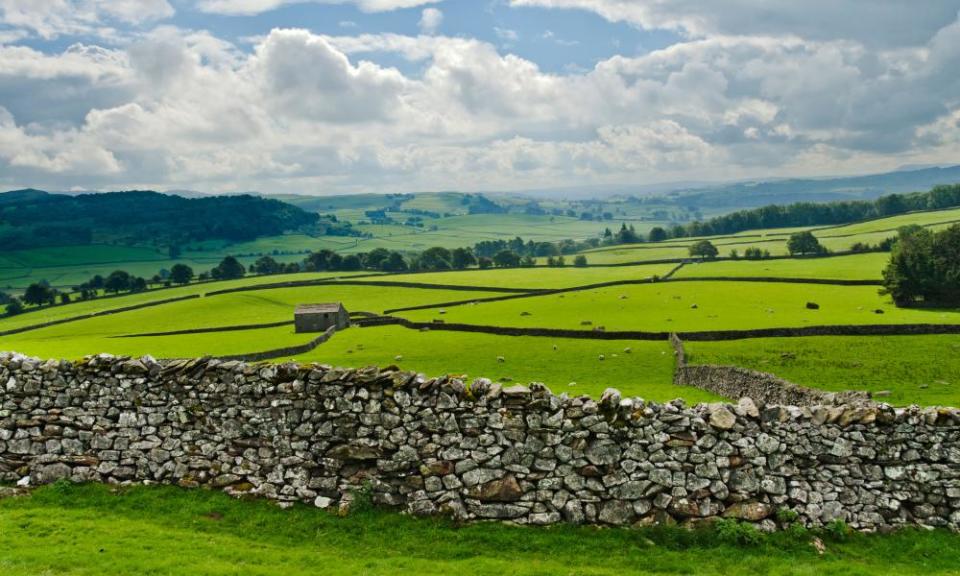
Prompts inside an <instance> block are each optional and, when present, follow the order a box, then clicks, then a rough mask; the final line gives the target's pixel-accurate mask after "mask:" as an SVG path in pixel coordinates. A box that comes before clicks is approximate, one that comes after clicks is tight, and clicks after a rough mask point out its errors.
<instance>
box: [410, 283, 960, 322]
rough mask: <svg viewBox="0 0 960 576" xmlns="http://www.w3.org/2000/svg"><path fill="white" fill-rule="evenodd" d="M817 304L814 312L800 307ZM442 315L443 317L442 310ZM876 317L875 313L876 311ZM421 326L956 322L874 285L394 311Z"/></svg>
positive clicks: (683, 289)
mask: <svg viewBox="0 0 960 576" xmlns="http://www.w3.org/2000/svg"><path fill="white" fill-rule="evenodd" d="M808 302H810V303H816V304H818V305H819V306H820V309H819V310H810V309H807V306H806V304H807V303H808ZM441 310H442V312H441ZM877 310H881V311H883V313H882V314H878V313H877V312H876V311H877ZM397 315H398V316H402V317H404V318H409V319H411V320H415V321H420V322H430V321H432V320H437V319H442V320H443V321H445V322H448V323H464V324H490V323H491V319H496V321H495V322H493V323H495V324H496V325H498V326H518V327H544V328H565V329H581V330H583V329H585V330H590V329H592V328H595V327H598V326H602V327H604V328H606V330H608V331H625V330H643V331H653V332H657V331H667V332H695V331H710V330H749V329H757V328H778V327H801V326H820V325H840V324H911V323H916V324H926V323H942V324H954V323H960V311H956V310H921V309H902V308H897V307H896V306H894V304H893V302H892V301H891V300H890V299H889V298H888V297H885V296H881V295H880V294H878V289H877V287H876V286H825V285H817V284H791V283H768V282H735V281H733V282H731V281H722V282H705V281H700V282H698V281H690V282H661V283H655V284H643V285H632V286H615V287H611V288H600V289H595V290H587V291H582V292H570V293H563V294H551V295H546V296H536V297H531V298H519V299H513V300H507V301H500V302H478V303H476V304H468V305H464V306H454V307H447V308H443V309H439V308H438V309H430V310H415V311H409V312H398V313H397Z"/></svg>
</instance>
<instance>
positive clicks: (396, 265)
mask: <svg viewBox="0 0 960 576" xmlns="http://www.w3.org/2000/svg"><path fill="white" fill-rule="evenodd" d="M407 268H408V266H407V261H406V259H405V258H404V257H403V254H401V253H399V252H391V253H390V255H389V256H387V259H386V260H384V261H383V262H382V263H381V264H380V269H381V270H383V271H384V272H403V271H405V270H406V269H407Z"/></svg>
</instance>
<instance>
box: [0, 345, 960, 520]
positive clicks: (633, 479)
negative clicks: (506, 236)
mask: <svg viewBox="0 0 960 576" xmlns="http://www.w3.org/2000/svg"><path fill="white" fill-rule="evenodd" d="M25 477H29V478H30V481H31V482H32V483H43V482H50V481H53V480H56V479H59V478H70V479H72V480H76V481H102V482H112V483H133V482H145V481H150V482H160V483H167V484H177V485H181V486H186V487H198V486H206V487H210V488H216V489H223V490H226V491H228V492H230V493H232V494H238V495H239V494H253V495H258V496H261V497H265V498H270V499H274V500H278V501H280V502H282V503H291V502H297V501H300V502H308V503H312V504H315V505H316V506H319V507H329V506H337V505H343V504H344V503H345V502H348V501H349V500H350V498H351V495H352V494H354V493H355V490H356V489H357V487H359V486H363V485H367V486H369V487H370V490H371V491H372V494H373V497H374V499H375V501H377V502H379V503H382V504H387V505H394V506H397V507H400V508H401V509H403V510H405V511H408V512H410V513H412V514H418V515H432V514H450V515H453V516H456V517H459V518H462V519H466V520H474V519H500V520H511V521H514V522H518V523H526V524H553V523H560V522H572V523H597V524H611V525H628V524H634V523H641V524H649V523H654V522H674V521H677V522H697V521H701V520H704V519H708V518H713V517H718V516H724V517H732V518H740V519H744V520H749V521H753V522H758V523H760V524H761V525H762V526H763V527H766V528H774V527H775V526H776V525H775V522H774V518H776V516H777V511H778V510H780V509H783V508H789V509H791V510H794V511H796V512H797V513H798V514H799V520H800V521H801V522H803V523H805V524H807V525H810V526H820V525H823V524H825V523H828V522H831V521H833V520H837V519H842V520H844V521H846V522H848V523H849V524H850V525H852V526H854V527H856V528H859V529H879V528H884V527H891V526H904V525H925V526H950V527H953V528H957V527H958V525H960V412H958V410H956V409H952V408H925V409H921V408H916V407H913V408H908V409H894V408H891V407H889V406H885V405H861V406H836V405H830V406H808V407H791V406H776V405H759V406H758V405H757V404H756V403H754V402H753V401H751V400H749V399H742V400H741V401H740V402H739V403H738V404H736V405H730V404H715V405H698V406H693V407H690V406H686V405H685V404H683V403H682V402H679V401H676V402H672V403H668V404H655V403H649V402H645V401H643V400H642V399H639V398H621V396H620V394H619V393H618V392H616V391H614V390H608V391H607V392H606V393H604V394H603V396H602V398H601V399H600V400H598V401H594V400H591V399H589V398H584V397H580V398H568V397H566V396H565V395H560V396H557V395H554V394H552V393H550V391H549V390H547V389H546V388H545V387H544V386H541V385H531V386H529V387H524V386H513V387H509V388H502V387H501V386H500V385H497V384H493V383H491V382H489V381H487V380H482V379H480V380H476V381H474V382H472V383H471V384H470V385H469V386H468V385H467V384H466V383H465V382H462V381H460V380H458V379H452V378H426V377H423V376H421V375H418V374H415V373H410V372H403V371H399V370H396V369H391V368H387V369H383V370H380V369H377V368H368V369H364V370H341V369H334V368H330V367H326V366H320V365H296V364H284V365H268V364H244V363H241V362H224V361H219V360H209V359H197V360H177V361H164V362H155V361H153V360H152V359H150V358H142V359H129V358H115V357H112V356H106V355H101V356H96V357H90V358H88V359H86V360H84V361H82V362H79V363H70V362H63V361H41V360H37V359H31V358H25V357H22V356H18V355H13V354H0V481H8V482H14V481H21V482H22V481H24V478H25Z"/></svg>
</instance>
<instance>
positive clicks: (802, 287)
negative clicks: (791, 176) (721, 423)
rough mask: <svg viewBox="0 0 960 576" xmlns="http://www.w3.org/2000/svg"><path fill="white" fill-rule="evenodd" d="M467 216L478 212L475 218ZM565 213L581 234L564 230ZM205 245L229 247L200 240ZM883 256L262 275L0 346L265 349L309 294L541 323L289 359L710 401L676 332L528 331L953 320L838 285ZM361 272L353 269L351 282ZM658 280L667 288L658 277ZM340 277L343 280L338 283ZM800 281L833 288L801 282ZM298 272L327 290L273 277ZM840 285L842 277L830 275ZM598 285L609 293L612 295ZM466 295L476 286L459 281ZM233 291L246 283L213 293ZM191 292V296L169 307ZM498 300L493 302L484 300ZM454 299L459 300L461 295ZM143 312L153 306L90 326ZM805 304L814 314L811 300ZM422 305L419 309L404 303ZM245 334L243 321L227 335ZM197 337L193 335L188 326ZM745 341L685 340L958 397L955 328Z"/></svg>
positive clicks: (291, 341) (131, 301) (920, 218)
mask: <svg viewBox="0 0 960 576" xmlns="http://www.w3.org/2000/svg"><path fill="white" fill-rule="evenodd" d="M507 216H509V217H507ZM958 216H960V210H954V211H940V212H929V213H918V214H911V215H906V216H900V217H895V218H889V219H884V220H877V221H872V222H864V223H859V224H852V225H848V226H840V227H831V228H822V229H820V230H818V231H817V234H819V235H821V237H822V238H825V239H826V238H827V236H828V235H829V236H832V237H838V238H839V237H842V238H844V239H845V241H847V240H848V239H850V238H853V236H850V234H854V235H870V234H874V235H875V234H887V233H888V232H887V231H888V230H892V229H895V228H896V226H900V225H903V224H905V223H909V222H917V223H920V224H922V225H927V226H932V227H938V226H943V225H945V222H948V221H950V220H952V219H955V218H957V217H958ZM457 218H459V219H461V221H460V222H459V224H457V225H458V226H460V227H461V228H459V229H457V231H456V232H451V234H452V235H451V237H452V238H456V237H458V236H457V234H459V233H460V232H464V229H465V228H469V229H470V230H469V231H466V232H464V233H468V234H473V233H476V234H478V236H477V238H479V237H480V236H483V237H484V238H496V237H500V236H503V235H504V234H505V233H506V231H507V230H514V229H516V227H517V226H519V225H520V220H523V221H524V222H525V223H526V224H528V225H529V226H531V227H532V228H530V230H531V232H530V234H534V233H535V234H541V235H542V236H530V234H528V233H527V232H525V237H527V236H529V237H539V238H544V239H547V238H559V237H563V236H569V235H570V234H571V233H572V232H571V230H573V231H577V230H580V231H582V232H586V231H587V228H588V227H589V226H593V225H595V224H596V223H590V222H579V221H574V220H572V219H563V221H555V222H550V221H549V219H548V218H545V217H537V218H540V219H541V220H539V221H537V222H539V223H537V222H534V221H533V220H529V218H528V217H526V216H520V215H506V216H504V215H496V216H492V215H491V216H487V217H483V218H477V217H467V216H454V217H450V218H446V220H455V219H457ZM534 220H536V219H534ZM555 220H556V219H555ZM566 220H570V221H566ZM468 221H469V222H472V224H471V225H470V226H468V225H467V222H468ZM571 223H575V224H576V226H575V227H574V228H571V227H570V224H571ZM578 227H579V228H578ZM792 231H793V229H785V230H765V231H759V232H752V231H751V232H744V233H741V234H737V235H734V236H730V237H723V238H715V239H713V241H714V242H715V243H716V244H717V245H718V246H722V247H728V246H733V245H737V246H741V245H746V244H750V243H752V244H756V245H760V244H771V245H772V244H778V243H781V244H782V243H783V242H785V238H786V236H787V235H788V233H790V232H792ZM434 232H436V233H437V234H446V233H447V232H444V231H442V230H436V231H434ZM431 233H432V232H431ZM416 234H421V232H416ZM424 234H425V233H424ZM465 238H466V237H465ZM469 239H471V240H472V239H473V237H470V238H469ZM339 240H341V241H350V242H355V241H356V240H355V239H344V238H340V239H339ZM690 241H691V240H690V239H685V240H683V241H668V242H664V243H662V244H652V245H651V244H645V245H634V246H629V247H608V248H603V249H599V250H595V251H589V252H587V256H588V260H589V262H590V263H591V264H596V263H599V262H597V259H598V258H601V257H612V258H614V259H621V258H622V259H626V258H627V256H626V255H628V254H632V255H633V256H630V258H635V257H636V255H637V254H645V255H646V256H644V257H643V258H641V259H657V258H660V257H682V256H685V254H686V250H687V248H686V245H687V244H688V243H689V242H690ZM287 242H289V244H287ZM298 242H299V239H298V238H297V237H295V236H292V235H291V236H289V237H284V238H283V239H282V240H277V239H273V240H271V239H265V240H264V241H263V243H262V244H261V245H260V246H253V245H251V246H247V247H246V248H249V249H251V250H254V249H256V248H261V249H264V250H284V249H287V248H293V247H295V246H300V245H301V244H298ZM462 242H463V240H462V239H461V244H462ZM115 248H117V247H110V249H109V250H105V251H104V252H103V253H101V254H99V255H96V254H91V253H89V251H87V252H84V250H79V251H75V252H72V253H70V256H71V258H74V259H82V258H116V259H121V260H122V259H123V258H125V257H138V258H149V257H151V256H150V255H149V254H148V253H146V252H138V251H133V252H130V251H129V250H124V249H115ZM207 249H210V250H213V249H218V248H217V247H216V246H207ZM724 249H726V248H724ZM17 258H21V259H22V258H27V261H29V262H30V263H31V264H34V265H38V266H40V267H41V268H38V269H42V267H43V266H48V265H50V264H51V263H54V262H55V261H56V258H57V255H56V254H55V253H52V252H50V251H49V250H43V251H36V252H35V253H33V254H31V255H29V257H26V256H24V255H13V256H10V255H8V256H6V258H5V260H4V261H3V262H0V264H8V263H10V262H14V261H17ZM888 258H889V256H888V255H887V254H883V253H867V254H857V255H846V256H836V257H828V258H786V259H777V260H761V261H747V260H736V261H733V260H725V261H716V262H703V263H696V262H694V263H687V264H685V265H683V266H680V267H679V268H678V266H677V264H674V263H670V264H647V265H634V266H614V267H604V266H588V267H581V268H576V267H571V266H567V267H563V268H548V267H544V266H538V267H535V268H514V269H490V270H476V269H472V270H466V271H451V272H430V273H417V274H412V273H407V274H387V275H380V276H372V275H370V273H368V272H361V273H353V274H351V273H310V274H306V273H305V274H288V275H280V276H251V277H247V278H244V279H241V280H234V281H228V282H209V283H201V284H191V285H187V286H183V287H177V288H169V289H162V290H153V291H148V292H145V293H141V294H132V295H124V296H119V297H111V298H101V299H97V300H93V301H88V302H77V303H73V304H69V305H59V306H54V307H49V308H44V309H41V310H37V311H31V312H28V313H25V314H21V315H18V316H14V317H9V318H2V319H0V332H4V331H11V330H23V331H21V332H18V333H16V334H8V335H7V336H0V349H12V350H17V351H19V352H23V353H27V354H31V355H36V356H41V357H63V358H79V357H81V356H84V355H87V354H94V353H99V352H110V353H114V354H121V355H133V356H136V355H143V354H150V355H153V356H155V357H189V356H198V355H212V356H228V355H236V354H252V353H259V352H265V351H269V350H274V349H278V348H284V347H289V346H298V345H303V344H306V343H307V342H309V341H311V340H312V339H313V335H311V334H296V333H295V332H294V330H293V326H292V319H293V318H292V311H293V308H294V307H295V306H296V305H297V304H299V303H305V302H328V301H332V302H343V303H344V305H345V306H346V308H347V309H348V310H350V311H351V312H367V313H374V314H382V313H384V312H385V311H393V310H397V311H396V312H390V313H391V314H393V315H395V316H398V317H400V318H404V319H407V320H410V321H413V322H421V323H429V324H430V325H432V326H433V327H434V328H441V327H440V326H438V325H437V324H435V322H443V323H444V324H467V325H480V326H485V327H493V328H498V327H504V328H519V329H526V330H529V331H532V332H531V333H529V335H523V336H506V335H498V334H493V333H478V332H463V331H452V330H446V329H433V330H430V331H419V330H416V329H410V328H405V327H402V326H395V325H394V326H374V327H369V328H352V329H350V330H346V331H344V332H341V333H338V334H336V335H335V336H334V338H333V339H332V340H330V341H328V342H326V343H325V344H322V345H320V346H319V347H317V348H315V349H313V350H312V351H310V352H307V353H304V354H299V355H297V356H296V358H294V359H295V360H298V361H309V362H322V363H327V364H333V365H339V366H364V365H373V364H376V365H387V364H398V365H400V366H401V367H403V368H405V369H413V370H418V371H421V372H424V373H427V374H448V373H452V374H463V375H466V376H468V377H469V378H474V377H479V376H483V377H488V378H491V379H493V380H498V381H501V382H504V383H511V382H520V383H526V382H530V381H540V382H544V383H546V384H547V385H549V386H550V387H551V388H553V389H554V390H555V391H558V392H568V393H571V394H590V395H598V394H600V393H601V392H602V391H603V390H604V389H605V388H607V387H616V388H619V389H620V390H621V391H623V392H624V393H626V394H631V395H633V394H635V395H639V396H642V397H644V398H647V399H652V400H661V401H663V400H669V399H672V398H676V397H682V398H685V399H686V400H688V401H690V402H698V401H709V400H713V399H715V397H714V396H712V395H711V394H708V393H706V392H703V391H700V390H697V389H691V388H682V387H677V386H674V385H673V384H672V373H673V370H674V359H673V355H672V351H671V350H670V349H669V348H668V347H667V345H666V342H665V341H649V340H648V341H637V340H609V339H607V340H603V339H595V338H586V337H566V338H557V337H553V336H543V335H534V334H537V333H538V332H537V331H538V330H540V329H564V330H573V331H577V332H582V333H585V334H586V335H587V336H589V335H591V334H590V333H591V331H593V330H595V329H602V330H605V331H606V332H612V331H638V332H655V333H667V332H680V333H684V332H710V331H743V330H754V329H771V328H778V329H779V328H804V327H813V326H839V325H854V326H861V325H882V326H893V327H896V326H898V325H902V324H935V325H960V311H957V310H947V309H935V310H927V309H901V308H897V307H896V306H894V305H893V303H892V301H891V300H890V298H889V297H888V296H884V295H882V294H881V293H880V290H879V286H877V285H858V286H853V285H842V283H843V282H844V281H863V282H877V281H879V279H880V277H881V273H882V270H883V268H884V267H885V266H886V262H887V260H888ZM571 259H572V258H571ZM151 265H153V264H152V261H151ZM351 276H360V277H359V278H353V279H351ZM654 277H656V278H660V279H664V278H668V279H669V280H668V281H659V282H651V280H652V279H653V278H654ZM698 278H709V280H698ZM723 278H729V280H724V279H723ZM737 278H744V280H743V281H738V280H736V279H737ZM337 279H343V280H349V282H348V283H345V284H343V285H338V284H336V282H337ZM759 279H769V280H768V281H758V280H759ZM748 280H749V281H748ZM804 280H815V281H827V282H828V283H826V284H810V283H798V281H804ZM291 281H295V282H296V281H331V282H334V284H329V285H316V286H305V287H304V286H301V287H282V288H276V287H269V286H264V285H266V284H275V283H283V282H291ZM830 281H836V283H835V284H830V283H829V282H830ZM364 283H371V284H364ZM384 283H386V284H385V285H384ZM394 283H399V285H394ZM605 283H614V284H615V285H613V286H606V287H604V286H603V284H605ZM595 285H600V286H599V287H597V286H595ZM461 287H462V288H469V290H464V289H459V288H461ZM237 288H247V289H248V290H247V291H242V292H232V293H226V294H211V293H214V292H219V291H222V290H230V289H237ZM523 291H527V292H528V293H522V292H523ZM185 296H198V297H196V298H192V299H187V300H182V301H177V302H168V303H160V302H161V301H163V300H167V299H174V298H181V297H185ZM487 299H493V300H495V301H490V302H486V301H485V300H487ZM457 302H464V304H461V305H456V304H453V305H451V303H457ZM158 303H159V304H158ZM143 304H154V305H152V306H149V307H146V308H141V309H137V310H129V311H122V312H119V313H110V314H107V315H102V316H97V317H93V318H82V317H83V316H85V315H90V314H98V313H101V314H102V313H105V312H111V311H116V310H118V309H123V308H127V307H130V306H138V305H143ZM808 304H816V305H817V306H819V308H818V309H810V307H808ZM411 307H414V308H422V309H417V310H406V311H404V309H407V308H411ZM65 320H67V322H65V323H60V324H56V325H54V326H49V327H41V326H38V325H40V324H43V323H46V322H58V321H59V322H62V321H65ZM257 325H265V326H262V327H257ZM237 326H243V327H246V329H242V330H225V329H228V328H231V327H237ZM197 330H199V331H200V333H189V334H185V333H182V332H183V331H197ZM568 336H570V335H568ZM747 336H749V335H748V334H745V335H744V336H743V337H742V339H738V340H733V341H727V342H688V344H687V345H688V353H689V355H690V359H691V361H692V362H694V363H719V364H729V365H736V366H743V367H747V368H753V369H757V370H762V371H765V372H770V373H773V374H776V375H778V376H780V377H783V378H787V379H789V380H792V381H795V382H797V383H799V384H803V385H806V386H811V387H816V388H823V389H826V390H847V389H855V390H869V391H873V392H885V391H889V393H890V394H889V396H886V398H887V400H888V401H890V402H892V403H895V404H900V405H904V404H910V403H921V404H960V387H958V386H957V385H956V384H955V383H954V382H955V381H957V378H956V376H955V375H954V372H956V371H957V369H958V368H960V366H958V365H955V364H956V363H955V362H954V361H953V358H955V357H958V354H957V353H956V352H957V350H956V348H957V346H958V345H960V341H958V338H960V337H957V336H869V337H866V336H864V337H853V336H816V337H801V338H797V337H793V338H760V339H757V338H747ZM627 349H629V353H628V352H626V351H625V350H627ZM601 358H602V359H601ZM278 360H280V358H278Z"/></svg>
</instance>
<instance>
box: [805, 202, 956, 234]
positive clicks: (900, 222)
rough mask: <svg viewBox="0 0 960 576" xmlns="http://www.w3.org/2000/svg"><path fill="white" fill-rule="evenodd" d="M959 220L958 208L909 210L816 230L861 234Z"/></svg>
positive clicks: (936, 225) (831, 232)
mask: <svg viewBox="0 0 960 576" xmlns="http://www.w3.org/2000/svg"><path fill="white" fill-rule="evenodd" d="M956 221H960V208H951V209H949V210H931V211H928V212H911V213H910V214H901V215H899V216H890V217H889V218H880V219H877V220H869V221H867V222H858V223H855V224H846V225H843V226H835V227H833V226H831V227H826V226H820V227H817V228H816V230H817V231H818V232H820V234H817V235H818V236H820V235H825V236H831V235H836V234H862V233H870V232H890V231H892V232H896V230H897V228H899V227H901V226H906V225H908V224H917V225H919V226H928V227H943V226H948V225H949V223H950V222H956Z"/></svg>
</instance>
